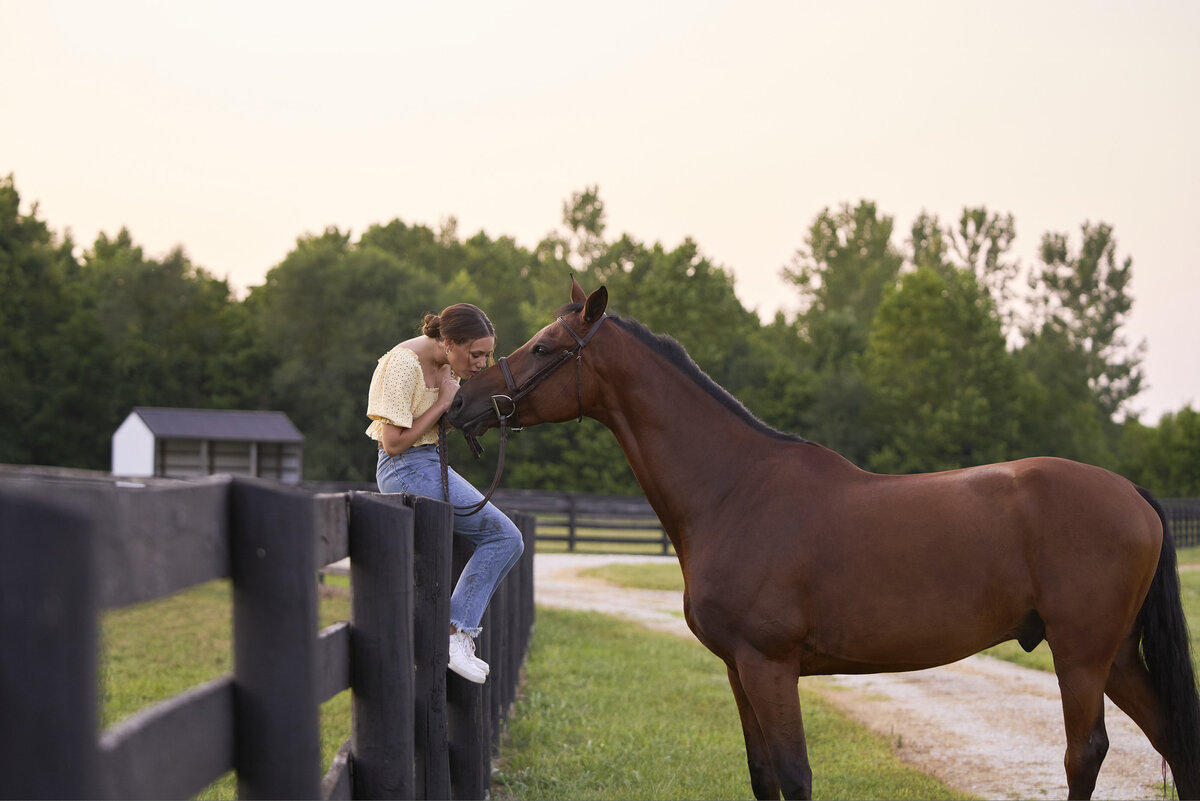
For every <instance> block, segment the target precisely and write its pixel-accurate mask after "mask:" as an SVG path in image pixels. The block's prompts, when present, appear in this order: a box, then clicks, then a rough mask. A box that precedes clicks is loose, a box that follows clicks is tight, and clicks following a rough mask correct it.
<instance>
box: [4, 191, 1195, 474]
mask: <svg viewBox="0 0 1200 801" xmlns="http://www.w3.org/2000/svg"><path fill="white" fill-rule="evenodd" d="M20 205H21V203H20V195H19V193H18V191H17V187H16V184H15V181H14V178H13V177H12V176H11V175H10V176H8V177H7V178H5V179H3V180H0V290H2V292H0V322H2V330H3V333H4V336H3V341H2V342H0V462H3V463H14V464H54V465H61V466H67V467H82V468H92V469H101V470H103V469H107V467H108V465H109V459H110V456H109V454H110V443H111V436H112V433H113V431H114V430H115V429H116V427H117V426H118V425H119V424H120V423H121V421H122V420H123V419H124V418H125V416H126V415H128V414H129V412H130V410H131V409H132V408H133V407H134V406H176V407H192V408H216V409H235V408H236V409H276V410H281V411H284V412H286V413H287V414H288V415H289V416H290V417H291V418H292V420H293V421H294V422H295V423H296V425H297V426H298V427H299V428H300V430H301V431H302V432H303V433H304V434H305V437H306V441H305V453H304V473H305V478H306V479H313V480H327V481H373V477H374V464H375V455H374V451H373V449H372V447H371V443H370V441H369V440H368V439H367V438H366V437H365V436H364V434H363V431H364V429H365V428H366V426H367V423H368V421H367V419H366V417H365V406H366V395H367V387H368V385H369V383H370V378H371V373H372V371H373V369H374V367H375V363H376V360H377V359H378V357H379V356H380V355H382V354H383V353H384V352H386V351H387V350H388V349H390V348H391V347H392V346H394V345H395V344H396V343H397V342H399V341H401V340H403V339H406V338H408V337H410V336H413V335H414V334H415V333H416V332H417V331H418V329H419V323H420V320H421V318H422V316H423V315H424V314H425V313H426V312H429V311H438V310H440V309H441V308H443V307H444V306H446V305H449V304H450V303H454V302H458V301H468V302H472V303H476V304H478V305H479V306H481V307H482V308H484V309H485V310H486V311H487V313H488V315H489V316H490V317H491V319H492V321H493V322H494V323H495V325H496V328H497V332H498V343H497V353H498V354H500V353H507V352H509V351H511V350H513V349H514V348H516V347H517V346H518V345H520V344H521V343H523V342H524V341H525V340H526V339H528V338H529V337H530V336H532V335H533V333H534V332H536V331H537V330H539V329H540V328H541V327H542V326H543V325H545V324H546V323H547V322H548V321H549V320H550V318H551V316H552V314H553V312H554V310H555V309H557V308H558V307H559V306H560V305H561V304H562V302H563V300H564V298H565V297H566V293H567V288H568V286H569V275H570V274H571V273H574V274H575V275H577V276H578V278H579V280H580V282H581V283H582V284H583V285H584V286H585V287H586V288H588V289H591V288H594V287H595V286H598V285H600V284H606V285H607V286H608V288H609V293H610V297H611V299H612V300H611V304H610V310H611V311H614V312H615V313H617V314H619V315H621V316H624V317H630V318H635V319H638V320H640V321H641V322H643V323H645V324H646V325H647V326H648V327H649V328H650V329H651V330H653V331H656V332H662V333H667V334H669V335H671V336H673V337H674V338H676V339H677V340H679V341H680V342H681V343H682V344H683V345H684V346H685V347H686V348H687V350H688V352H689V353H690V354H691V356H692V357H693V358H694V359H695V361H696V362H697V364H698V365H699V366H700V367H701V368H702V369H703V370H705V371H706V372H707V373H708V374H709V375H711V376H712V377H713V378H714V379H715V380H716V381H717V382H718V383H720V384H721V385H722V386H724V387H726V388H727V389H728V390H729V391H730V392H732V393H733V394H734V395H735V396H736V397H737V398H738V399H739V400H741V401H742V403H744V404H745V405H746V406H747V408H749V409H750V410H751V411H752V412H753V413H754V414H755V415H757V416H758V417H760V418H761V419H762V420H764V421H765V422H767V423H768V424H770V425H772V426H775V427H776V428H779V429H781V430H785V431H790V432H794V433H798V434H801V435H802V436H804V437H806V438H808V439H810V440H814V441H817V442H820V443H822V444H824V445H827V446H829V447H831V448H833V449H835V450H837V451H839V452H841V453H843V454H844V455H845V456H847V457H848V458H849V459H851V460H852V461H854V462H855V463H857V464H859V465H860V466H862V467H864V468H866V469H870V470H874V471H878V472H920V471H929V470H942V469H947V468H953V467H961V466H967V465H973V464H980V463H985V462H993V461H1002V460H1006V459H1011V458H1017V457H1021V456H1028V455H1036V454H1048V455H1057V456H1064V457H1067V458H1072V459H1077V460H1081V461H1085V462H1090V463H1093V464H1098V465H1101V466H1104V467H1109V468H1111V469H1114V470H1117V471H1119V472H1121V473H1123V474H1125V475H1127V476H1129V477H1130V478H1131V479H1133V480H1135V481H1137V482H1139V483H1142V484H1145V485H1146V486H1148V487H1150V488H1151V489H1153V490H1154V491H1155V492H1157V493H1159V494H1162V495H1165V496H1200V415H1197V413H1196V412H1195V411H1194V410H1192V409H1191V408H1190V407H1185V408H1183V409H1181V410H1179V411H1178V412H1175V413H1171V414H1168V415H1165V416H1164V417H1163V418H1162V419H1161V420H1159V421H1158V422H1157V424H1155V425H1146V424H1143V423H1141V422H1140V421H1138V420H1137V419H1136V418H1134V417H1132V416H1131V415H1130V414H1129V408H1130V404H1131V402H1132V401H1133V400H1134V399H1135V398H1136V397H1137V395H1138V393H1139V391H1140V389H1141V385H1142V381H1143V372H1142V364H1141V363H1142V356H1143V352H1144V346H1143V345H1140V344H1136V343H1135V344H1131V343H1129V342H1127V341H1126V339H1125V337H1124V333H1123V332H1124V327H1125V324H1126V322H1127V319H1128V314H1129V311H1130V308H1131V298H1130V294H1129V290H1130V281H1131V279H1132V274H1133V269H1132V259H1131V258H1130V257H1128V256H1125V257H1121V256H1119V255H1118V253H1117V243H1116V238H1115V236H1114V233H1113V229H1112V227H1111V226H1109V225H1106V224H1103V223H1098V224H1092V223H1085V224H1083V225H1082V226H1081V227H1080V231H1079V235H1078V237H1076V238H1074V239H1073V238H1072V237H1070V236H1068V235H1067V234H1065V233H1046V234H1044V235H1043V237H1042V239H1041V246H1040V249H1039V251H1038V256H1037V259H1036V260H1035V263H1034V264H1032V265H1029V266H1028V267H1027V268H1023V267H1022V265H1020V264H1019V263H1018V260H1017V259H1016V258H1015V257H1014V256H1013V254H1012V251H1011V247H1012V243H1013V240H1014V238H1015V235H1016V229H1015V222H1014V220H1013V218H1012V216H1011V215H1004V214H998V213H995V212H993V211H990V210H988V209H986V208H968V209H964V211H963V213H962V215H961V216H960V217H959V218H958V219H957V220H954V221H952V222H949V223H943V222H942V221H941V220H939V219H938V218H936V217H932V216H929V215H921V216H920V217H919V218H918V219H917V220H916V221H915V222H914V223H913V225H912V228H911V230H910V231H909V233H908V235H907V236H906V237H905V236H901V235H900V234H899V232H897V231H896V230H894V229H895V226H894V222H893V218H892V217H889V216H887V215H886V214H883V213H881V212H880V211H879V210H878V209H877V208H876V206H875V204H873V203H870V202H867V201H862V202H859V203H858V204H857V205H851V204H843V205H841V206H839V207H830V208H826V209H825V210H823V211H822V212H821V213H820V214H818V215H817V217H816V218H815V219H814V220H813V222H812V224H811V225H810V226H809V228H808V230H807V232H806V235H805V236H804V241H803V245H802V246H801V247H799V248H798V249H797V251H796V253H795V256H794V258H793V259H792V261H791V263H790V264H789V265H787V266H786V267H784V268H783V270H782V276H783V277H784V278H785V279H786V282H787V284H788V286H789V287H791V288H793V289H794V291H795V292H796V300H797V301H798V306H799V311H798V312H795V313H793V314H790V315H789V314H784V313H782V312H780V313H777V314H776V315H775V316H774V317H773V318H772V319H770V320H766V321H764V320H761V319H760V318H759V317H758V315H757V314H756V313H755V312H753V311H749V310H747V309H746V308H745V307H744V306H743V305H742V303H741V302H740V301H739V300H738V298H737V296H736V295H735V293H734V281H733V277H732V274H731V272H730V271H729V270H727V269H725V268H724V267H722V266H720V265H717V264H714V263H713V262H712V261H710V260H709V258H708V257H707V256H706V255H705V254H704V253H703V251H702V249H701V248H700V247H699V245H698V244H697V243H696V242H694V241H692V240H691V239H688V240H685V241H684V242H683V243H682V244H680V245H678V246H677V247H675V248H674V249H670V250H668V249H667V248H666V247H664V246H663V245H662V244H661V243H654V244H646V243H644V242H640V241H637V240H636V239H634V238H633V237H631V236H629V235H627V234H626V235H621V236H619V237H613V236H610V235H609V233H608V231H607V228H606V223H605V210H604V204H603V201H602V200H601V198H600V195H599V191H598V189H597V188H596V187H587V188H585V189H584V190H582V191H580V192H576V193H574V194H572V196H571V197H570V198H568V199H567V200H566V201H564V203H563V214H562V219H561V221H560V223H559V224H558V227H557V228H556V229H555V230H553V231H552V232H551V233H549V234H547V235H546V236H545V237H544V238H543V239H542V240H541V241H540V242H538V243H537V245H536V246H535V247H533V248H532V249H528V248H525V247H522V246H520V245H518V244H517V243H516V242H515V241H514V240H513V239H512V238H510V237H500V238H498V239H491V238H489V237H488V236H487V235H485V234H484V233H482V232H481V233H478V234H475V235H473V236H470V237H467V238H463V237H461V236H460V235H459V233H458V231H457V227H456V224H455V221H454V220H452V219H451V220H449V221H447V222H445V223H443V224H442V225H441V226H440V227H439V228H438V229H437V230H434V229H431V228H429V227H426V226H422V225H409V224H406V223H404V222H403V221H401V220H398V219H397V220H392V221H391V222H388V223H385V224H377V225H373V226H371V227H370V228H368V229H367V230H366V231H364V232H363V233H362V234H361V235H359V236H358V237H357V238H355V237H354V236H352V234H351V233H350V232H348V231H341V230H339V229H337V228H329V229H327V230H325V231H324V232H322V233H320V234H316V235H305V236H301V237H299V238H298V239H297V240H296V243H295V246H294V247H293V248H292V249H291V251H290V252H289V253H287V254H286V255H285V257H284V258H283V260H282V261H280V262H279V263H278V264H277V265H275V266H274V267H272V268H271V269H270V271H269V272H267V274H266V277H265V280H264V282H263V283H262V285H260V286H255V287H252V288H250V289H249V291H248V293H247V294H246V295H245V297H244V298H238V297H237V296H236V295H235V293H234V292H233V291H232V290H231V287H230V286H229V284H228V282H227V281H224V280H220V279H217V278H215V277H214V276H213V275H212V274H211V273H210V272H208V271H207V270H206V269H204V268H202V267H200V266H198V265H196V264H193V263H192V262H191V260H190V259H189V258H188V256H187V254H186V252H185V251H184V250H183V248H182V247H177V248H176V249H174V250H173V251H171V252H170V253H168V254H167V255H166V256H164V257H162V258H155V257H152V256H148V255H147V254H146V253H145V252H144V251H143V249H142V248H141V247H140V246H139V245H137V244H136V242H135V241H134V239H133V236H132V235H131V233H130V232H129V231H127V230H124V229H122V230H121V231H119V232H117V233H116V234H115V235H111V236H110V235H108V234H100V235H99V236H98V237H97V238H96V241H95V242H94V243H93V244H92V245H91V246H90V247H83V248H77V246H76V243H75V242H74V241H72V239H71V238H70V236H69V235H65V234H59V233H56V232H55V231H54V230H52V229H51V227H50V226H49V224H48V223H47V222H46V221H44V220H42V219H40V218H39V216H38V208H37V204H36V203H34V204H32V207H31V209H30V211H29V212H28V213H22V211H21V208H20ZM697 435H698V436H703V432H698V434H697ZM488 444H492V447H491V449H490V450H491V452H490V453H489V454H487V455H485V458H484V459H483V460H482V461H480V462H473V461H472V460H471V459H470V456H469V453H468V450H467V448H466V447H465V444H464V443H463V442H462V440H461V438H459V437H457V436H454V435H452V436H451V447H450V454H451V461H452V463H453V464H455V466H456V468H458V469H460V470H461V471H462V472H463V473H464V474H466V475H467V476H468V477H469V478H471V479H472V480H474V481H476V482H477V483H479V482H483V481H484V480H485V479H487V478H490V471H491V469H492V467H493V464H494V462H493V461H492V459H494V456H495V453H494V447H495V446H494V441H493V443H489V442H488V440H485V446H486V445H488ZM489 457H490V458H489ZM504 485H505V486H508V487H523V488H555V489H567V490H577V491H591V492H605V493H635V492H637V491H638V488H637V485H636V482H635V481H634V479H633V476H632V474H631V473H630V472H629V470H628V468H627V466H626V464H625V460H624V458H623V457H622V455H621V453H620V450H619V448H618V447H617V444H616V441H615V439H614V438H613V437H612V436H611V434H609V432H608V431H607V430H605V429H604V428H603V427H602V426H600V425H599V424H598V423H595V422H594V421H591V420H585V421H584V422H583V423H582V424H578V425H575V424H564V425H557V426H541V427H537V428H533V429H529V430H527V431H525V432H523V433H521V434H519V435H517V436H516V437H514V438H513V439H512V440H510V455H509V459H508V468H507V473H506V476H505V479H504Z"/></svg>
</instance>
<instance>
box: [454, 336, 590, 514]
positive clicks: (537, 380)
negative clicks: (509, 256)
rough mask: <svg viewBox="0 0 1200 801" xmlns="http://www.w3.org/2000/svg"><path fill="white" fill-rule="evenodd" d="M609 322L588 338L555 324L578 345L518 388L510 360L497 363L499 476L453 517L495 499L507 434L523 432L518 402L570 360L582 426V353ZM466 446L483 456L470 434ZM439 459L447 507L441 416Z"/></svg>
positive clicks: (494, 403)
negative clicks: (504, 392)
mask: <svg viewBox="0 0 1200 801" xmlns="http://www.w3.org/2000/svg"><path fill="white" fill-rule="evenodd" d="M606 319H608V315H607V314H601V315H600V319H599V320H597V321H596V322H595V323H594V324H593V325H592V327H591V328H590V329H589V330H588V332H587V333H586V334H584V335H583V336H582V337H581V336H579V334H576V333H575V331H574V330H572V328H571V327H570V326H569V325H567V324H566V323H565V322H564V321H563V318H561V317H559V318H557V319H556V320H555V322H556V323H558V324H559V325H561V326H562V327H563V328H565V329H567V332H568V333H569V334H570V335H571V336H572V337H574V339H575V344H574V345H573V346H572V347H570V348H567V349H566V350H564V351H562V352H561V353H559V356H558V360H557V361H554V362H551V363H550V364H547V365H546V366H544V367H542V368H541V369H540V370H538V371H537V372H536V373H534V374H533V375H531V376H530V377H529V378H528V379H526V380H525V382H524V383H523V384H521V385H520V386H517V382H516V381H515V380H513V375H512V370H511V369H509V366H508V359H507V357H504V356H501V357H500V358H499V359H497V360H496V361H497V363H499V365H500V373H501V374H502V375H503V376H504V385H505V388H506V389H507V390H508V393H509V394H507V395H493V396H492V408H493V409H494V410H495V411H496V418H497V420H498V421H499V423H500V455H499V456H498V457H497V461H496V476H495V478H493V479H492V485H491V486H490V487H488V490H487V492H485V493H483V500H481V501H480V502H479V503H477V504H474V505H472V506H455V507H453V508H454V514H456V515H458V516H459V517H470V516H471V515H473V514H475V513H477V512H479V511H480V510H481V509H483V507H485V506H487V504H488V501H490V500H491V499H492V494H493V493H494V492H495V491H496V488H497V487H498V486H500V477H501V475H503V473H504V452H505V446H506V444H507V442H508V432H509V430H510V429H511V430H512V431H520V430H521V426H519V425H513V426H509V418H512V420H513V421H514V422H515V421H516V419H517V402H518V401H520V400H521V399H522V398H524V397H525V396H526V395H528V394H529V393H530V392H532V391H533V390H534V389H536V388H537V387H538V386H539V385H541V383H542V382H543V381H545V380H546V379H547V378H549V377H550V376H551V374H553V373H554V372H555V371H556V370H558V368H560V367H562V366H563V365H564V364H566V363H567V362H568V361H569V360H570V359H571V358H574V359H575V397H576V399H577V401H578V403H579V420H578V422H580V423H582V422H583V349H584V348H585V347H586V346H587V344H588V343H589V342H591V341H592V337H593V336H594V335H595V333H596V331H597V330H598V329H599V328H600V324H601V323H603V322H604V321H605V320H606ZM502 403H503V404H507V406H506V408H505V409H504V410H502V409H501V404H502ZM463 436H464V437H465V438H466V440H467V443H468V444H469V445H470V446H471V452H472V454H474V456H475V458H476V459H478V458H479V455H480V454H481V453H483V446H482V445H480V444H479V438H478V437H475V436H472V435H470V434H466V433H464V434H463ZM438 458H439V460H440V462H441V468H442V497H443V498H444V499H445V501H446V503H449V502H450V476H449V473H450V465H449V463H448V462H447V461H446V458H447V457H446V416H445V415H442V417H441V419H440V420H438Z"/></svg>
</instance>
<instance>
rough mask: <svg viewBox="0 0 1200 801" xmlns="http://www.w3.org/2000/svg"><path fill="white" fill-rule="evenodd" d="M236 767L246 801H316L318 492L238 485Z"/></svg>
mask: <svg viewBox="0 0 1200 801" xmlns="http://www.w3.org/2000/svg"><path fill="white" fill-rule="evenodd" d="M229 507H230V508H229V512H230V532H229V534H230V544H229V550H230V574H231V576H232V578H233V639H234V645H233V648H234V683H235V692H234V697H235V702H234V710H235V711H234V719H235V727H236V731H235V735H234V765H235V767H236V768H237V773H238V797H239V798H249V799H254V798H316V797H317V796H318V794H319V792H320V786H321V777H320V771H321V742H320V728H319V706H320V705H319V704H318V702H317V690H316V631H317V577H316V558H315V554H314V550H315V549H314V547H313V542H314V524H313V518H314V509H313V501H312V499H311V496H308V495H304V494H302V493H299V492H296V491H294V490H288V489H284V488H283V487H280V486H277V485H272V484H269V483H267V482H263V481H257V480H253V479H245V478H241V477H237V478H234V479H233V481H232V482H231V483H230V503H229Z"/></svg>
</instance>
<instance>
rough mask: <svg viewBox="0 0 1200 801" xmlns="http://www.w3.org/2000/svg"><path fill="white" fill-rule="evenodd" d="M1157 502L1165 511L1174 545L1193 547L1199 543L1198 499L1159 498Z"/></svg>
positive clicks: (1199, 512) (1199, 506) (1199, 500)
mask: <svg viewBox="0 0 1200 801" xmlns="http://www.w3.org/2000/svg"><path fill="white" fill-rule="evenodd" d="M1159 502H1160V503H1161V504H1162V506H1163V510H1164V511H1165V512H1166V513H1167V520H1168V522H1169V523H1170V525H1171V535H1172V536H1173V537H1174V538H1175V547H1176V548H1193V547H1195V546H1197V545H1200V499H1197V498H1160V499H1159Z"/></svg>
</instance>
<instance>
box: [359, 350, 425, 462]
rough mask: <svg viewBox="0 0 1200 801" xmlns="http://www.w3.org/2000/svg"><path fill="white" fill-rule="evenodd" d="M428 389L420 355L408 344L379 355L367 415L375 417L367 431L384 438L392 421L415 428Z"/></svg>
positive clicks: (396, 424) (370, 435)
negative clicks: (414, 419)
mask: <svg viewBox="0 0 1200 801" xmlns="http://www.w3.org/2000/svg"><path fill="white" fill-rule="evenodd" d="M427 391H428V390H426V388H425V378H424V375H423V374H422V372H421V362H420V361H419V360H418V359H417V355H416V354H415V353H413V352H412V351H410V350H408V349H407V348H402V347H399V346H397V347H395V348H392V349H391V350H390V351H388V352H387V353H385V354H384V355H383V356H381V357H380V358H379V362H378V363H377V364H376V365H375V373H374V375H372V376H371V391H370V393H369V394H368V396H367V417H369V418H371V420H372V422H371V425H370V426H368V428H367V431H366V434H367V436H369V437H371V438H372V439H377V440H380V441H382V440H383V424H384V423H391V424H392V425H395V426H401V427H402V428H411V427H412V424H413V417H414V416H415V415H417V414H420V413H421V412H422V411H424V409H418V408H417V407H418V406H419V405H421V406H426V408H428V406H427V405H426V404H423V403H422V401H423V400H424V398H423V397H422V396H423V395H424V394H426V392H427Z"/></svg>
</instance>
